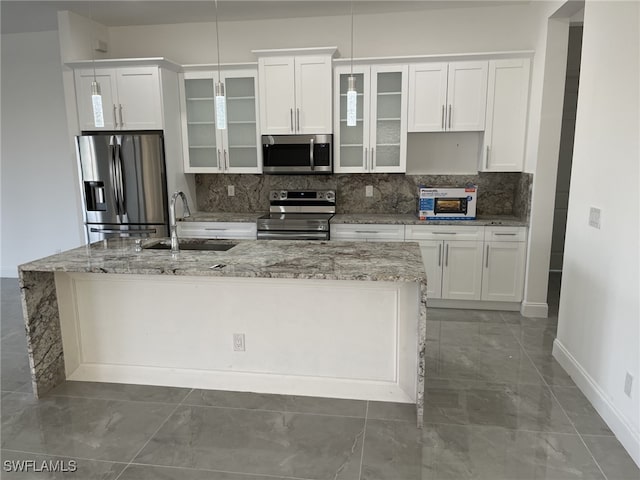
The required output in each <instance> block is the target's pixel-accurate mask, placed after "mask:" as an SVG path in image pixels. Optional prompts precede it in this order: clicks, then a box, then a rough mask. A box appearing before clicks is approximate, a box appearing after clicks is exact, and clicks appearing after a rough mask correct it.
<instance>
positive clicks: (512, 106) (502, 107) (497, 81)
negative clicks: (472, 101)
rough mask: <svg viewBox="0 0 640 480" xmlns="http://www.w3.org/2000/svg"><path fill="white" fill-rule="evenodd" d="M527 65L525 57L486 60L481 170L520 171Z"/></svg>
mask: <svg viewBox="0 0 640 480" xmlns="http://www.w3.org/2000/svg"><path fill="white" fill-rule="evenodd" d="M529 65H530V61H529V59H527V58H520V59H514V60H490V61H489V86H488V93H487V115H486V125H485V132H484V149H483V152H482V156H483V157H482V165H481V170H482V171H485V172H491V171H493V172H520V171H522V169H523V167H524V147H525V133H526V132H525V130H526V124H527V102H528V99H529Z"/></svg>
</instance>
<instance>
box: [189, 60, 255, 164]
mask: <svg viewBox="0 0 640 480" xmlns="http://www.w3.org/2000/svg"><path fill="white" fill-rule="evenodd" d="M220 75H221V78H222V82H223V83H224V87H225V95H226V97H227V128H226V129H225V130H218V129H216V120H217V119H216V118H215V96H214V91H215V90H214V88H215V82H216V81H217V78H218V72H186V73H185V74H184V80H183V82H181V85H180V89H181V95H180V97H181V102H182V136H183V146H184V171H185V173H261V172H262V148H261V147H262V146H261V144H260V132H259V130H258V125H257V118H258V115H257V113H258V101H257V97H256V91H257V88H256V87H257V71H256V70H235V71H234V70H229V71H222V72H220Z"/></svg>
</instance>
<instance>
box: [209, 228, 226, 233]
mask: <svg viewBox="0 0 640 480" xmlns="http://www.w3.org/2000/svg"><path fill="white" fill-rule="evenodd" d="M205 230H206V231H208V232H226V231H227V230H229V229H228V228H205Z"/></svg>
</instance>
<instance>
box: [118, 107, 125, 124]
mask: <svg viewBox="0 0 640 480" xmlns="http://www.w3.org/2000/svg"><path fill="white" fill-rule="evenodd" d="M118 110H119V111H120V128H124V117H123V116H122V104H120V105H119V109H118Z"/></svg>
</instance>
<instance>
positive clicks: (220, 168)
mask: <svg viewBox="0 0 640 480" xmlns="http://www.w3.org/2000/svg"><path fill="white" fill-rule="evenodd" d="M216 151H217V152H218V170H222V169H223V167H222V163H220V149H219V148H218V149H216Z"/></svg>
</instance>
